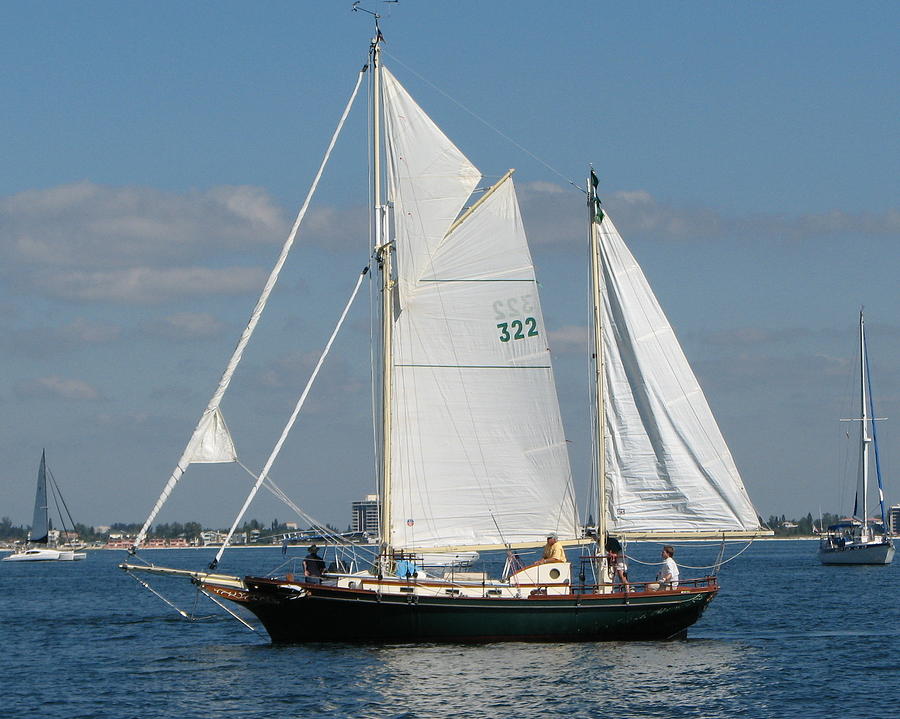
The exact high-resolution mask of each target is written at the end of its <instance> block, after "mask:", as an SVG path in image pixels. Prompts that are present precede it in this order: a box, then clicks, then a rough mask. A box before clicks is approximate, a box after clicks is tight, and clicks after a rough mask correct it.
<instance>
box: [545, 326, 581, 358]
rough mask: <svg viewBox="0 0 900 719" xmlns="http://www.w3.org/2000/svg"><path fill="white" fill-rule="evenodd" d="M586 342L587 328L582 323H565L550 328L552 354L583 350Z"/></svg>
mask: <svg viewBox="0 0 900 719" xmlns="http://www.w3.org/2000/svg"><path fill="white" fill-rule="evenodd" d="M587 344H588V328H587V327H585V326H584V325H566V326H565V327H560V328H559V329H558V330H550V349H551V350H553V352H554V354H566V353H570V352H582V353H583V352H585V349H586V347H587Z"/></svg>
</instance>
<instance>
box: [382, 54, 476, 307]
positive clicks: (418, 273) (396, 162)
mask: <svg viewBox="0 0 900 719" xmlns="http://www.w3.org/2000/svg"><path fill="white" fill-rule="evenodd" d="M381 72H382V81H383V83H384V109H385V124H386V134H387V136H388V138H389V141H388V153H389V163H390V167H389V173H388V177H389V181H390V193H391V201H392V202H393V204H394V216H395V218H396V220H395V232H396V242H397V256H398V260H397V261H398V263H399V264H400V265H401V266H403V267H404V272H403V274H402V275H400V276H399V278H398V280H399V285H400V302H401V305H402V304H403V303H405V301H406V298H407V295H408V294H409V292H411V291H412V290H413V289H414V288H415V287H416V284H415V283H416V281H417V280H418V278H419V277H422V276H424V275H425V274H427V273H428V264H429V262H430V261H431V257H432V254H433V253H434V250H435V248H436V247H437V245H438V244H440V242H441V241H442V240H443V239H444V235H445V234H446V232H447V229H448V228H449V227H450V225H451V223H452V222H453V221H454V220H455V219H456V217H457V216H458V215H459V211H460V210H461V209H462V207H463V205H464V204H465V202H466V200H467V199H469V196H470V195H471V194H472V191H473V190H474V189H475V186H476V185H477V184H478V182H479V181H480V180H481V173H480V172H479V171H478V168H476V167H475V166H474V165H473V164H472V163H471V162H469V161H468V160H467V159H466V157H465V155H463V154H462V152H460V150H459V149H458V148H457V147H456V146H455V145H454V144H453V143H452V142H450V140H449V139H448V138H447V136H446V135H445V134H444V133H443V132H442V131H441V129H440V128H439V127H438V126H437V125H435V124H434V122H433V121H432V120H431V118H429V117H428V115H426V114H425V112H424V111H423V110H422V108H421V107H419V106H418V105H417V104H416V102H415V100H413V99H412V97H410V95H409V93H407V92H406V89H405V88H404V87H403V86H402V85H400V83H399V82H397V79H396V78H395V77H394V76H393V75H392V74H391V73H390V72H389V71H388V70H387V68H382V69H381Z"/></svg>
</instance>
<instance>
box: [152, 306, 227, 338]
mask: <svg viewBox="0 0 900 719" xmlns="http://www.w3.org/2000/svg"><path fill="white" fill-rule="evenodd" d="M223 328H224V324H223V323H222V322H220V321H219V320H217V319H216V318H215V317H213V316H212V315H210V314H208V313H206V312H177V313H175V314H172V315H169V316H168V317H164V318H163V319H162V320H160V321H158V322H154V323H152V324H151V325H150V326H148V327H147V330H148V331H149V332H151V333H153V334H157V335H160V336H163V337H169V338H173V339H187V340H195V339H204V338H207V337H215V336H216V335H218V334H219V333H220V332H221V331H222V330H223Z"/></svg>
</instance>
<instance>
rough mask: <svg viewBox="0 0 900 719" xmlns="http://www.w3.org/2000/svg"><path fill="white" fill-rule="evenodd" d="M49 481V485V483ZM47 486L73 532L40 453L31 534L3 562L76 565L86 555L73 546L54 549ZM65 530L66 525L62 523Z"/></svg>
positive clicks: (62, 501)
mask: <svg viewBox="0 0 900 719" xmlns="http://www.w3.org/2000/svg"><path fill="white" fill-rule="evenodd" d="M48 477H49V478H50V481H49V483H48V481H47V479H48ZM48 486H49V488H50V494H52V495H53V496H55V497H56V498H57V504H58V505H60V506H61V507H62V511H64V512H65V513H66V515H68V519H69V526H70V527H72V528H73V529H74V527H75V522H74V521H73V520H72V515H71V514H69V509H68V507H66V503H65V500H64V499H63V498H62V494H61V493H60V491H59V487H58V486H57V484H56V481H55V480H54V479H53V475H52V473H51V472H50V470H49V469H47V457H46V452H44V451H42V452H41V463H40V466H39V467H38V476H37V490H36V492H35V496H34V515H33V517H32V520H31V530H30V531H29V533H28V541H27V542H26V543H25V545H24V546H23V547H22V548H21V549H19V550H18V551H16V552H13V553H12V554H10V555H8V556H6V557H4V558H3V561H4V562H47V561H74V560H78V559H84V558H85V557H86V556H87V554H86V553H85V552H79V551H77V547H74V546H66V545H65V544H64V545H63V546H61V547H60V546H51V544H52V543H51V541H50V536H51V529H50V505H49V502H48V493H47V489H48ZM63 528H64V529H65V522H63Z"/></svg>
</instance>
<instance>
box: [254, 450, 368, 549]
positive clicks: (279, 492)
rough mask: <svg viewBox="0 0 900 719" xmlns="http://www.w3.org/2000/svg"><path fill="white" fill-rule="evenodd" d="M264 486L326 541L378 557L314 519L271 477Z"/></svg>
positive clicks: (266, 479) (265, 481)
mask: <svg viewBox="0 0 900 719" xmlns="http://www.w3.org/2000/svg"><path fill="white" fill-rule="evenodd" d="M237 464H238V466H239V467H241V469H243V470H244V471H245V472H246V473H247V474H249V475H250V476H251V477H253V479H259V477H258V476H257V475H256V474H254V473H253V471H252V470H251V469H250V468H249V467H247V466H246V465H245V464H243V463H242V462H240V461H238V462H237ZM263 486H265V488H266V489H268V490H269V491H270V492H271V493H272V494H273V495H274V496H275V497H277V498H278V499H280V500H281V501H282V502H284V503H285V504H286V505H287V506H288V507H290V508H291V509H292V510H294V512H296V514H297V516H298V517H300V519H303V520H305V521H307V522H309V523H310V525H311V526H312V527H314V528H315V529H317V530H319V531H320V532H322V535H323V536H324V537H325V538H326V539H330V540H331V541H333V542H334V543H335V544H340V545H341V546H352V547H354V551H355V548H356V547H359V551H360V553H361V554H370V555H372V556H373V557H374V556H376V553H375V552H374V551H373V550H370V549H369V550H365V549H363V547H362V546H360V545H356V544H354V543H352V542H350V543H348V542H347V540H345V539H344V538H343V537H341V535H340V534H338V533H336V532H334V531H333V530H331V529H329V528H328V526H327V525H326V524H324V523H323V522H320V521H319V520H318V519H316V518H315V517H313V516H312V515H311V514H309V513H308V512H306V511H304V510H303V509H302V508H301V507H300V506H299V505H297V504H296V503H294V501H293V500H291V498H290V497H289V496H288V495H287V493H286V492H285V491H284V490H283V489H282V488H281V487H279V486H278V485H277V484H275V481H274V480H273V479H272V478H271V477H266V478H265V480H264V482H263Z"/></svg>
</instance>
